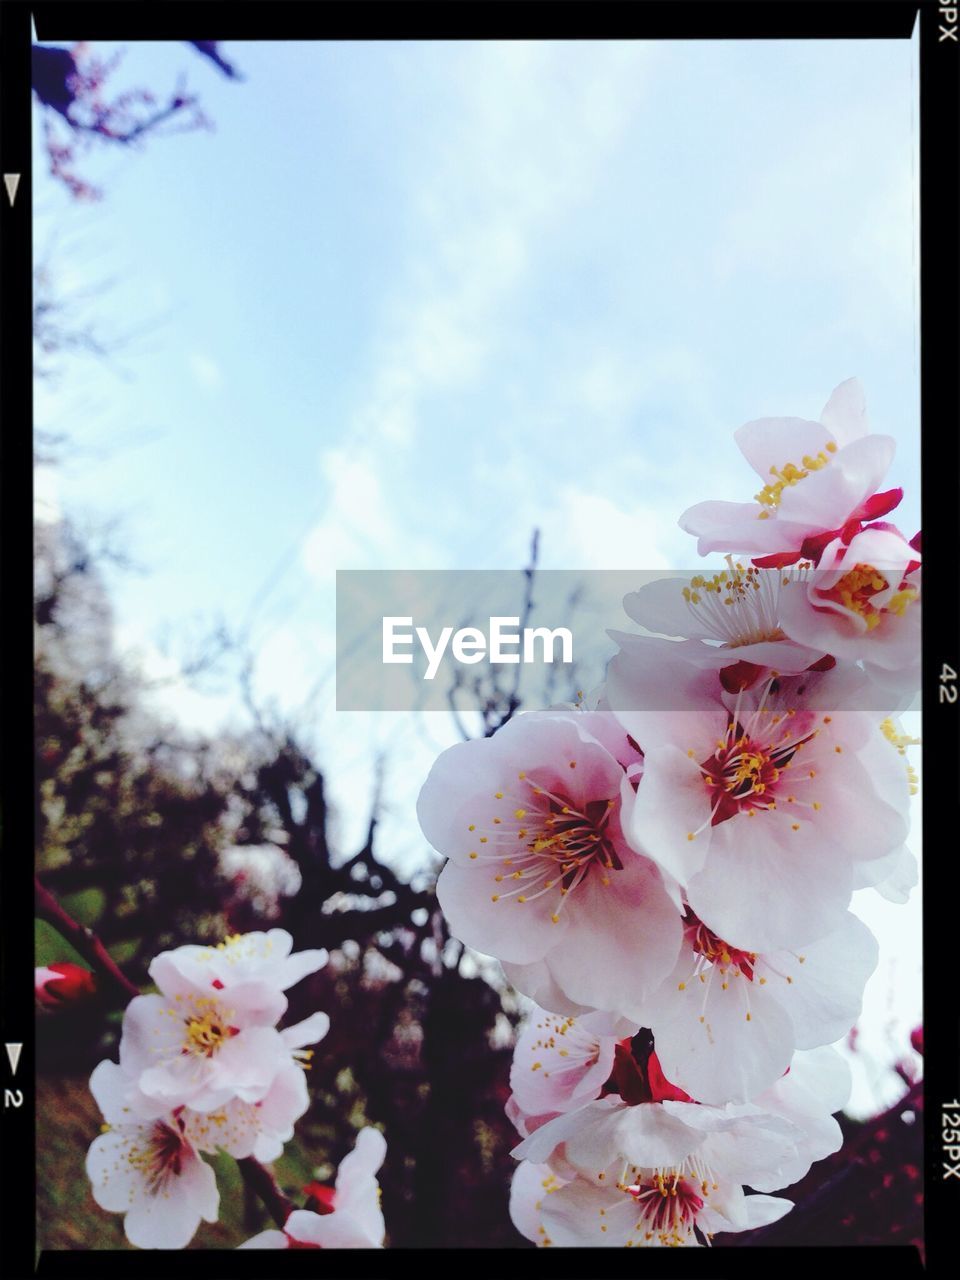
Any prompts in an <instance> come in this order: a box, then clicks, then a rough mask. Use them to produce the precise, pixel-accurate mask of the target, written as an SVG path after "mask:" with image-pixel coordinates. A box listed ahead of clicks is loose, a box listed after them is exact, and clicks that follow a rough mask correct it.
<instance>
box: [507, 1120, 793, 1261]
mask: <svg viewBox="0 0 960 1280" xmlns="http://www.w3.org/2000/svg"><path fill="white" fill-rule="evenodd" d="M805 1141H806V1139H805V1135H804V1131H803V1129H802V1127H801V1126H800V1125H799V1124H798V1123H796V1121H795V1120H794V1119H787V1118H786V1117H785V1116H784V1115H779V1114H775V1113H774V1112H772V1111H768V1110H763V1109H761V1108H760V1107H758V1106H754V1105H751V1104H746V1105H743V1106H733V1105H727V1106H725V1107H709V1106H701V1105H699V1104H698V1103H693V1102H672V1101H663V1102H647V1103H641V1104H639V1105H634V1106H631V1105H629V1104H627V1103H625V1102H623V1101H622V1100H620V1099H617V1098H612V1097H610V1098H602V1099H600V1100H599V1101H597V1102H593V1103H590V1104H588V1105H587V1106H585V1107H582V1108H581V1109H580V1110H578V1111H576V1112H572V1113H570V1114H567V1115H563V1116H560V1117H558V1118H557V1119H556V1120H553V1121H551V1122H550V1123H549V1124H546V1125H543V1126H542V1127H541V1128H539V1129H538V1130H537V1131H536V1132H535V1133H534V1134H533V1135H532V1136H531V1137H529V1138H527V1139H526V1140H525V1141H524V1142H522V1143H521V1144H520V1145H519V1147H517V1148H515V1150H514V1153H513V1154H514V1155H515V1156H516V1157H517V1158H519V1159H523V1160H529V1161H530V1162H532V1164H533V1165H535V1166H536V1165H540V1166H545V1169H544V1170H542V1173H543V1176H542V1177H541V1179H540V1181H541V1186H542V1188H543V1191H545V1192H546V1194H545V1195H543V1196H541V1197H540V1198H539V1201H537V1200H534V1201H533V1204H532V1205H531V1203H530V1193H531V1192H535V1183H534V1180H533V1177H532V1176H531V1175H530V1174H529V1173H528V1174H526V1175H524V1177H523V1182H522V1183H521V1188H520V1190H519V1192H518V1193H517V1194H516V1196H515V1197H514V1198H512V1205H511V1212H512V1214H513V1220H514V1222H515V1224H516V1225H517V1227H518V1229H519V1230H523V1229H524V1226H526V1227H527V1229H528V1230H527V1232H526V1233H525V1234H528V1238H530V1239H534V1240H536V1242H537V1243H540V1244H547V1243H549V1244H556V1245H587V1244H591V1245H598V1244H599V1245H604V1246H614V1247H616V1246H620V1247H631V1246H653V1247H657V1246H666V1245H671V1246H677V1245H681V1246H682V1245H694V1246H695V1245H698V1244H702V1243H705V1241H706V1240H707V1239H708V1238H709V1237H710V1236H712V1235H713V1234H714V1233H716V1232H718V1231H743V1230H747V1229H749V1228H751V1227H753V1226H757V1225H762V1224H763V1223H765V1222H770V1221H775V1220H776V1218H778V1217H780V1216H782V1214H783V1213H786V1212H787V1211H788V1210H789V1208H790V1207H791V1206H790V1202H789V1201H773V1202H771V1201H770V1199H769V1198H768V1197H759V1196H758V1197H754V1196H745V1195H744V1191H743V1187H744V1186H752V1187H755V1188H766V1187H768V1186H770V1185H774V1186H782V1185H783V1184H784V1181H785V1180H786V1178H788V1177H790V1175H792V1173H793V1172H794V1170H795V1169H796V1168H797V1167H800V1166H802V1164H803V1160H804V1156H803V1154H802V1152H803V1148H804V1144H805ZM806 1163H807V1167H809V1160H807V1162H806ZM540 1173H541V1170H538V1175H539V1174H540ZM551 1178H552V1180H551ZM536 1215H539V1221H538V1224H537V1229H536V1232H535V1233H534V1234H531V1233H530V1231H529V1227H530V1225H531V1221H532V1220H533V1219H534V1218H535V1216H536ZM541 1226H542V1227H543V1228H544V1231H543V1232H540V1230H539V1228H540V1227H541Z"/></svg>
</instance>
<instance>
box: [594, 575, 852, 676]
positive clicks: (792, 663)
mask: <svg viewBox="0 0 960 1280" xmlns="http://www.w3.org/2000/svg"><path fill="white" fill-rule="evenodd" d="M808 568H809V566H807V567H806V568H803V567H802V568H800V569H785V570H784V569H758V568H756V566H754V565H747V566H744V565H742V564H740V563H738V562H735V561H734V560H733V557H732V556H728V557H727V568H726V569H721V570H719V571H717V572H715V573H713V574H709V573H708V574H694V575H693V576H689V575H688V576H687V577H685V578H659V579H657V580H656V581H655V582H650V583H647V584H646V586H643V587H641V588H640V589H639V590H638V591H633V592H630V593H629V594H628V595H627V596H625V597H624V601H623V607H624V610H625V612H626V613H627V615H628V616H629V617H630V618H632V619H633V621H634V622H638V623H639V624H640V626H642V627H645V628H646V629H647V630H648V631H654V632H658V633H660V634H662V635H666V636H678V637H682V638H683V639H685V640H686V641H688V643H686V644H684V645H682V647H681V650H680V651H678V656H682V657H683V658H684V660H685V661H687V662H691V663H693V664H695V665H696V666H699V667H704V668H707V669H711V670H715V671H719V672H720V680H721V683H722V684H723V685H724V687H725V688H727V689H728V690H730V691H731V692H736V690H737V688H743V687H748V686H749V685H751V684H753V683H755V682H756V680H757V679H759V678H760V676H762V675H764V674H765V673H766V672H767V671H768V670H769V669H770V668H773V669H774V670H776V671H779V672H784V673H790V672H794V673H795V672H799V671H805V670H807V668H808V667H811V666H813V665H814V664H815V663H817V662H819V661H820V660H821V659H822V658H823V657H824V655H825V653H826V652H827V650H826V649H825V648H823V647H811V646H810V645H806V644H797V643H795V642H794V641H793V640H788V639H787V638H786V636H785V634H784V631H783V628H782V626H781V616H780V615H781V597H782V594H783V590H784V588H785V587H786V586H787V585H788V584H789V583H791V582H797V583H802V582H803V581H804V580H805V578H806V576H807V569H808ZM608 634H609V635H610V636H611V637H612V638H613V639H614V640H616V641H617V642H618V643H620V644H621V646H624V645H629V644H631V643H632V642H633V640H634V639H636V637H631V636H629V635H628V634H626V633H624V632H616V631H611V632H609V633H608ZM640 648H641V650H642V645H641V646H640Z"/></svg>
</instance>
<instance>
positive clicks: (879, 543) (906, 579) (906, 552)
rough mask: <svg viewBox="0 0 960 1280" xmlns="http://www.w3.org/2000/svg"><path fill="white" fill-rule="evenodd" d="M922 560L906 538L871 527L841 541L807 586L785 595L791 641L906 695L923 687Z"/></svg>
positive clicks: (797, 584) (803, 583) (793, 586)
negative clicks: (853, 665)
mask: <svg viewBox="0 0 960 1280" xmlns="http://www.w3.org/2000/svg"><path fill="white" fill-rule="evenodd" d="M919 567H920V553H919V551H915V550H914V549H913V547H912V546H911V545H910V544H909V543H908V542H906V541H905V540H904V539H903V538H902V537H901V536H900V534H899V533H897V532H896V531H895V530H893V529H889V528H877V527H875V526H874V527H870V528H867V529H864V530H863V531H862V532H861V533H858V534H856V535H855V536H854V537H853V538H852V539H851V540H850V541H849V542H848V543H847V542H844V541H843V540H842V539H840V538H835V539H834V540H833V541H832V542H830V543H829V544H828V545H827V546H826V547H825V548H824V551H823V555H822V557H821V559H820V562H819V566H818V568H817V569H816V571H815V572H814V573H813V574H812V575H810V577H809V578H808V579H807V580H806V581H795V582H792V583H791V584H790V585H789V586H788V587H787V588H786V589H785V590H784V593H783V601H782V606H781V618H782V624H783V629H784V631H785V632H786V634H787V635H789V636H790V637H791V638H792V639H793V640H796V641H798V642H800V643H802V644H805V645H812V646H813V647H814V648H820V649H823V650H824V651H825V652H828V653H831V654H833V655H834V657H837V658H842V659H846V660H847V661H851V662H852V661H856V660H858V659H859V660H862V661H863V662H864V663H865V664H866V665H867V666H868V668H869V667H878V668H880V669H881V671H882V672H884V673H886V677H887V684H888V685H890V684H891V682H893V683H894V684H895V685H896V686H897V688H898V689H900V690H902V691H903V692H908V693H914V692H915V691H916V690H917V689H918V688H919V683H920V604H919V600H920V572H919Z"/></svg>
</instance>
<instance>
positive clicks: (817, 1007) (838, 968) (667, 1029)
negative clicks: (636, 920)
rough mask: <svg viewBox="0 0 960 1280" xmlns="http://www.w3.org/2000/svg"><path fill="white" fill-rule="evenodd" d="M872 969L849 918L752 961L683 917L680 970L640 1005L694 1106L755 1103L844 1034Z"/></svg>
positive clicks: (865, 943)
mask: <svg viewBox="0 0 960 1280" xmlns="http://www.w3.org/2000/svg"><path fill="white" fill-rule="evenodd" d="M876 964H877V943H876V939H875V938H874V937H873V935H872V934H871V932H870V930H869V929H868V928H867V927H866V925H864V924H862V923H861V921H859V920H858V919H857V918H856V917H855V916H853V915H850V914H849V913H847V914H846V916H845V918H844V920H843V922H842V924H841V926H840V928H839V929H837V930H835V931H834V932H832V933H830V934H828V935H827V936H826V937H824V938H821V939H819V940H818V941H816V942H813V943H811V944H809V946H806V947H804V949H803V952H795V951H790V950H784V949H779V950H773V951H769V952H766V953H763V954H758V953H757V952H753V951H744V950H740V949H738V948H737V947H736V946H734V945H733V943H731V942H729V941H725V940H723V939H721V938H719V937H717V935H716V934H715V933H713V932H712V930H711V929H709V928H708V927H707V925H705V924H704V923H703V921H702V920H700V919H699V918H698V917H697V916H696V915H695V914H694V913H693V912H692V911H689V910H688V913H687V918H686V926H685V929H684V946H683V949H682V951H681V953H680V959H679V960H678V962H677V966H676V968H675V970H674V972H673V973H672V974H671V975H670V977H669V978H668V979H667V980H666V981H665V982H664V983H663V985H662V986H661V987H660V988H659V990H658V991H656V992H654V993H653V995H651V996H650V998H649V999H648V1001H647V1003H646V1015H645V1020H646V1024H647V1026H649V1027H650V1028H651V1029H652V1031H653V1034H654V1038H655V1040H656V1046H657V1055H658V1057H659V1060H660V1062H661V1064H662V1066H663V1070H664V1072H665V1073H666V1075H667V1076H668V1077H669V1079H670V1080H672V1081H674V1082H675V1083H676V1084H677V1085H679V1086H680V1087H681V1088H683V1089H685V1090H686V1091H687V1092H688V1093H689V1094H691V1095H692V1096H693V1097H695V1098H696V1099H697V1100H698V1101H699V1102H705V1103H711V1104H714V1105H719V1104H721V1103H724V1102H747V1101H750V1100H752V1099H754V1098H756V1097H757V1096H758V1095H759V1094H760V1093H762V1091H763V1090H765V1089H768V1088H770V1087H771V1086H773V1085H774V1084H775V1083H776V1081H777V1080H778V1079H779V1078H780V1077H781V1076H782V1075H783V1073H784V1072H785V1071H786V1070H787V1067H788V1066H789V1065H790V1063H791V1062H792V1061H793V1060H794V1053H795V1050H796V1049H812V1048H814V1047H816V1046H818V1045H824V1044H830V1043H832V1042H833V1041H835V1040H837V1039H839V1038H840V1037H841V1036H843V1035H845V1034H846V1032H847V1031H848V1030H849V1029H850V1027H851V1026H852V1025H853V1023H854V1022H855V1021H856V1019H857V1018H858V1017H859V1014H860V1008H861V1003H862V999H863V990H864V987H865V985H866V982H867V979H868V978H869V976H870V974H871V973H872V972H873V970H874V969H875V968H876ZM818 1158H819V1157H818Z"/></svg>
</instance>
